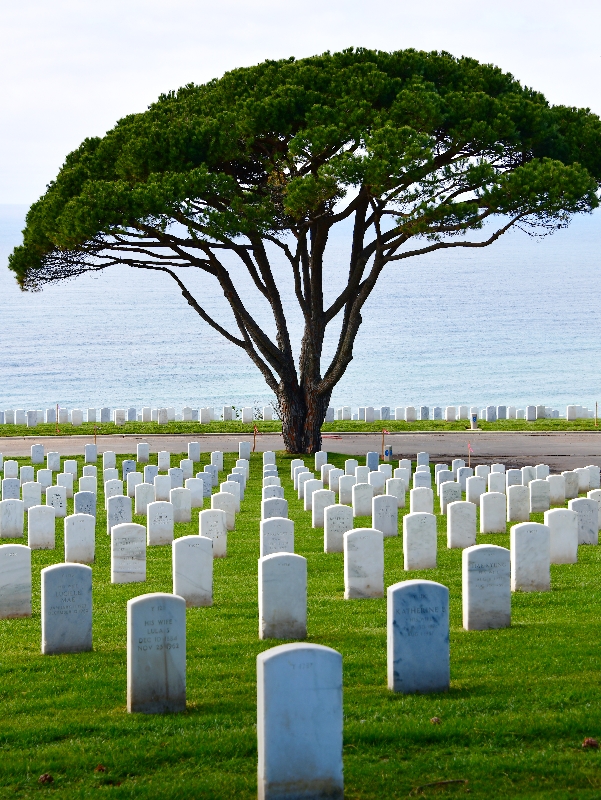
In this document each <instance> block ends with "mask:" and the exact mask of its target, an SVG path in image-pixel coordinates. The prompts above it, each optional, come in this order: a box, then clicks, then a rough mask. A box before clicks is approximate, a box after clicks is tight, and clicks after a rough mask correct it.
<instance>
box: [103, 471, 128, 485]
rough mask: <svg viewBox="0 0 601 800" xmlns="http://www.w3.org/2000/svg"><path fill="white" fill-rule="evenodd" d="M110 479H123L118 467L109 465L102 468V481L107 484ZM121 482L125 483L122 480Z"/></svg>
mask: <svg viewBox="0 0 601 800" xmlns="http://www.w3.org/2000/svg"><path fill="white" fill-rule="evenodd" d="M109 481H121V478H120V477H119V470H118V469H115V468H114V467H108V468H107V469H103V470H102V482H103V483H104V484H105V485H106V484H107V483H108V482H109ZM121 483H123V481H121Z"/></svg>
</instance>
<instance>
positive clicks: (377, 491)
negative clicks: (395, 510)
mask: <svg viewBox="0 0 601 800" xmlns="http://www.w3.org/2000/svg"><path fill="white" fill-rule="evenodd" d="M367 482H368V483H369V485H370V486H371V487H372V489H373V490H374V497H376V496H377V495H381V494H384V493H385V491H386V475H385V474H384V473H383V472H380V470H377V471H374V472H370V473H369V476H368V478H367Z"/></svg>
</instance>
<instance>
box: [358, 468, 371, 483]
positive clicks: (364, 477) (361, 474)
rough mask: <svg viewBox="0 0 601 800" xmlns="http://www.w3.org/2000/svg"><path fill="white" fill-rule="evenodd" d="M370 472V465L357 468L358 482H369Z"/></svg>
mask: <svg viewBox="0 0 601 800" xmlns="http://www.w3.org/2000/svg"><path fill="white" fill-rule="evenodd" d="M370 472H371V470H370V468H369V467H357V469H356V470H355V479H356V481H357V483H368V478H369V473H370Z"/></svg>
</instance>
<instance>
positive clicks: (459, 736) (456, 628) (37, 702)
mask: <svg viewBox="0 0 601 800" xmlns="http://www.w3.org/2000/svg"><path fill="white" fill-rule="evenodd" d="M182 457H184V456H175V455H174V456H172V465H177V464H178V463H179V460H180V458H182ZM123 458H127V456H123V457H121V456H119V457H118V459H117V461H118V465H119V464H120V463H121V461H122V459H123ZM289 458H290V457H288V456H282V457H279V458H278V463H279V467H280V475H281V477H282V479H283V480H282V484H283V486H284V487H285V492H286V496H287V498H288V501H289V509H290V517H291V518H292V519H294V520H295V523H296V552H297V553H299V554H301V555H303V556H305V557H306V558H307V560H308V574H309V584H308V590H309V606H308V630H309V637H308V639H309V641H311V642H316V643H319V644H324V645H328V646H329V647H333V648H335V649H336V650H338V651H340V652H341V653H342V655H343V669H344V717H345V722H344V769H345V796H346V797H347V798H357V800H359V799H360V800H371V799H372V798H373V799H374V800H375V799H376V798H378V799H381V798H406V797H412V796H425V797H430V796H435V797H458V796H463V795H466V794H469V795H470V796H471V797H481V798H496V797H504V796H510V797H512V798H521V797H540V798H599V797H601V760H600V759H601V753H600V752H599V751H596V750H583V749H582V747H581V744H582V741H583V739H584V738H585V737H587V736H592V737H595V738H598V739H601V714H600V711H601V700H600V688H601V671H600V666H601V664H600V656H599V649H600V644H599V643H600V641H601V615H600V614H599V601H600V600H601V582H600V578H601V548H599V547H591V546H589V547H580V548H579V559H580V561H579V563H578V564H575V565H565V566H554V567H552V568H551V569H552V591H551V592H548V593H540V594H519V593H518V594H514V595H513V597H512V610H513V624H512V627H511V628H509V629H505V630H500V631H478V632H476V631H473V632H466V631H464V630H463V629H462V626H461V552H460V551H459V550H453V551H449V550H447V548H446V517H441V516H439V517H438V520H439V542H438V544H439V567H438V569H436V570H426V571H423V572H412V573H406V572H404V571H403V555H402V537H398V538H388V539H385V584H386V586H388V585H390V584H392V583H396V582H397V581H400V580H404V579H408V578H416V577H422V578H428V579H432V580H436V581H439V582H441V583H443V584H445V585H446V586H448V587H449V588H450V592H451V605H450V612H451V690H450V691H449V692H448V693H445V694H436V695H423V696H402V695H395V694H392V693H391V692H389V691H388V689H387V688H386V601H385V599H375V600H352V601H345V600H343V599H342V598H343V590H344V583H343V561H342V554H328V555H326V554H324V552H323V531H322V530H321V529H318V530H317V529H316V530H313V529H312V528H311V527H310V514H309V513H307V512H305V511H303V510H302V503H301V501H298V500H296V495H295V494H294V493H293V491H292V487H291V481H290V479H289ZM344 458H345V457H344V456H337V455H332V456H331V457H330V460H331V462H332V463H335V464H336V465H338V466H342V465H343V462H344ZM20 460H21V461H22V463H23V462H24V461H25V460H24V459H20ZM153 460H155V463H156V454H155V455H154V456H153ZM79 461H80V466H81V465H82V459H79ZM207 461H208V457H207V456H206V455H204V456H203V461H202V462H201V463H207ZM234 461H235V456H234V455H233V454H229V455H226V456H225V467H226V469H228V467H231V466H233V463H234ZM307 463H308V464H309V461H307ZM98 465H99V471H100V467H101V461H100V460H99V462H98ZM261 472H262V461H261V458H260V456H258V455H253V456H252V459H251V478H250V482H249V483H248V485H247V492H246V499H245V501H244V503H243V510H242V512H241V513H240V514H239V515H238V518H237V525H236V530H235V531H233V532H230V534H229V541H228V557H227V558H225V559H218V560H216V561H215V570H214V606H213V607H211V608H196V609H189V610H188V612H187V697H188V706H187V711H186V712H185V713H182V714H173V715H157V716H144V715H139V714H128V713H127V712H126V710H125V703H126V602H127V600H128V599H130V598H132V597H135V596H137V595H139V594H142V593H146V592H155V591H166V592H169V591H171V590H172V583H171V551H170V548H169V547H151V548H148V579H147V581H146V583H143V584H127V585H115V586H113V585H111V583H110V551H109V537H108V536H107V535H106V518H105V514H104V511H103V496H102V492H101V491H100V492H99V496H98V501H99V502H98V520H97V523H98V524H97V545H96V547H97V549H96V553H97V560H96V564H95V565H94V567H93V569H94V597H93V604H94V623H93V624H94V651H93V652H91V653H82V654H79V655H62V656H42V655H41V654H40V569H41V568H43V567H45V566H48V565H50V564H53V563H58V562H60V561H62V558H63V552H64V551H63V541H62V539H63V537H62V527H63V520H58V521H57V528H56V530H57V537H56V538H57V541H56V549H55V550H53V551H39V550H38V551H34V552H33V565H34V569H33V574H34V590H33V609H34V610H33V616H32V617H31V619H22V620H1V621H0V642H1V651H0V703H1V705H0V708H1V709H2V711H1V720H2V722H1V738H0V797H2V798H5V797H6V798H8V797H11V798H14V797H16V798H20V797H33V796H39V795H40V794H41V793H48V794H50V795H54V796H56V797H60V798H83V797H102V796H105V795H110V796H111V797H115V798H153V799H156V798H161V799H162V798H173V800H176V799H177V800H182V798H203V799H204V798H227V799H228V800H230V799H231V798H253V797H256V761H257V754H256V730H255V721H256V702H255V691H256V680H255V675H256V667H255V659H256V656H257V654H258V653H259V652H261V651H262V650H265V649H267V648H269V647H271V646H274V645H276V644H279V643H280V642H277V641H263V642H260V641H259V640H258V618H257V558H258V554H259V522H258V519H259V507H260V499H261V488H260V487H261V480H260V478H261ZM80 475H81V468H80ZM100 487H101V480H99V489H100ZM71 511H72V501H69V512H70V513H71ZM194 516H196V514H195V515H194ZM533 519H534V520H536V521H542V514H541V515H533ZM134 521H136V522H140V523H144V522H145V518H134ZM370 522H371V521H370V520H369V519H367V518H364V519H357V520H356V521H355V525H356V527H363V526H368V525H370ZM401 530H402V526H401ZM197 532H198V523H197V521H196V522H193V523H191V524H189V525H186V524H178V525H176V536H182V535H185V534H190V533H197ZM7 541H10V540H5V542H7ZM13 541H17V542H18V541H19V540H13ZM21 542H23V540H21ZM478 542H479V543H484V542H492V543H495V544H500V545H502V546H505V547H508V546H509V536H508V535H505V534H496V535H494V534H493V535H486V536H480V535H479V536H478ZM432 717H439V718H440V720H441V723H440V724H437V725H434V724H432V723H431V722H430V720H431V718H432ZM98 765H102V766H103V767H104V768H105V771H97V770H96V768H97V767H98ZM43 773H50V775H52V777H53V778H54V781H53V783H51V784H45V785H40V784H39V783H38V778H39V776H40V775H42V774H43ZM441 781H458V782H456V783H444V784H441V783H438V782H441ZM465 781H467V782H465ZM427 784H437V785H433V786H427ZM419 787H425V788H421V789H420V788H419Z"/></svg>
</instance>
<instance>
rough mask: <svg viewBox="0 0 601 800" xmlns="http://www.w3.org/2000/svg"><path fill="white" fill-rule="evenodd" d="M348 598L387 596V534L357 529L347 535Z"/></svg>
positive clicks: (344, 539) (345, 547)
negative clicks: (385, 588)
mask: <svg viewBox="0 0 601 800" xmlns="http://www.w3.org/2000/svg"><path fill="white" fill-rule="evenodd" d="M343 549H344V599H345V600H353V599H360V598H365V597H384V535H383V534H382V531H377V530H375V529H374V528H356V529H355V530H352V531H349V532H348V533H345V534H344V536H343Z"/></svg>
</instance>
